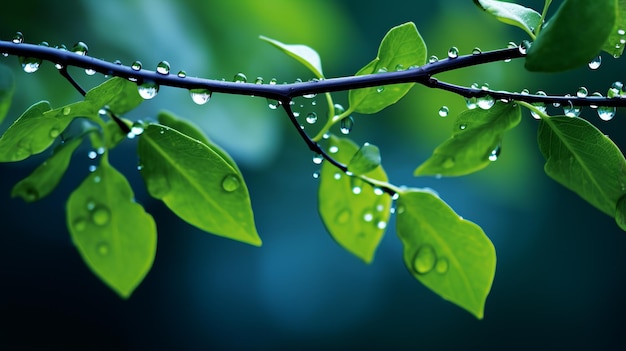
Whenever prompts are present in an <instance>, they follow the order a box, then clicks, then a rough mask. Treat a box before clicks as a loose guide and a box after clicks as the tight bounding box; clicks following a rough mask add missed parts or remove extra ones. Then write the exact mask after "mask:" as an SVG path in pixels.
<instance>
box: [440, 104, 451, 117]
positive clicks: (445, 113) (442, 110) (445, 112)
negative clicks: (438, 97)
mask: <svg viewBox="0 0 626 351" xmlns="http://www.w3.org/2000/svg"><path fill="white" fill-rule="evenodd" d="M449 112H450V109H449V108H448V106H441V108H440V109H439V117H448V113H449Z"/></svg>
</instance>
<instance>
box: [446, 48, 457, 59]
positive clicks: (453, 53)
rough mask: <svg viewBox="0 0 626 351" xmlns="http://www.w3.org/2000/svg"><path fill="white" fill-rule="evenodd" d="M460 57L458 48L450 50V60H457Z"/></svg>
mask: <svg viewBox="0 0 626 351" xmlns="http://www.w3.org/2000/svg"><path fill="white" fill-rule="evenodd" d="M457 57H459V49H457V47H456V46H453V47H451V48H450V49H449V50H448V58H451V59H455V58H457Z"/></svg>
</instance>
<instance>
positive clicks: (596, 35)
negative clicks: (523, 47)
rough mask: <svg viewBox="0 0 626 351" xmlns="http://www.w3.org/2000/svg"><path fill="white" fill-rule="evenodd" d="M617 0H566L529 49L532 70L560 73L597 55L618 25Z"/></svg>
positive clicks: (528, 63)
mask: <svg viewBox="0 0 626 351" xmlns="http://www.w3.org/2000/svg"><path fill="white" fill-rule="evenodd" d="M616 1H617V0H594V1H589V0H565V2H563V4H561V6H560V7H559V9H558V10H557V12H556V13H555V14H554V17H553V18H552V19H551V20H550V21H549V22H548V23H546V25H545V26H544V29H542V31H541V32H540V33H539V35H538V36H537V39H536V40H535V42H534V43H533V44H532V46H531V47H530V49H528V54H527V55H526V61H525V66H526V69H528V70H529V71H537V72H558V71H565V70H568V69H573V68H577V67H580V66H583V65H586V64H588V63H589V61H591V59H592V58H594V57H595V56H597V55H598V53H599V52H600V49H601V48H602V46H603V45H604V43H605V42H606V41H607V38H608V37H609V34H610V33H611V30H613V26H614V24H615V15H616V13H615V9H616V7H617V3H616Z"/></svg>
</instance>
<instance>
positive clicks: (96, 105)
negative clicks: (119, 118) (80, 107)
mask: <svg viewBox="0 0 626 351" xmlns="http://www.w3.org/2000/svg"><path fill="white" fill-rule="evenodd" d="M85 101H87V102H89V103H90V104H91V105H92V106H93V109H94V110H95V111H96V112H97V111H98V110H99V109H100V108H102V107H104V106H107V107H108V109H109V110H110V111H111V112H113V113H116V114H124V113H126V112H128V111H131V110H133V109H134V108H135V107H137V106H139V104H141V103H142V102H143V101H144V100H143V98H142V97H141V96H140V95H139V92H138V90H137V84H136V83H133V82H131V81H129V80H128V79H124V78H120V77H114V78H111V79H109V80H107V81H105V82H104V83H102V84H100V85H98V86H97V87H95V88H93V89H91V90H89V91H88V92H87V95H85Z"/></svg>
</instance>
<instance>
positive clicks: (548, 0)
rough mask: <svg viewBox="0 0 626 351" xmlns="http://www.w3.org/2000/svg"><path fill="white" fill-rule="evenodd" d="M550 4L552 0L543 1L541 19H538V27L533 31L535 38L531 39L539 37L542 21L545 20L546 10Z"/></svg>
mask: <svg viewBox="0 0 626 351" xmlns="http://www.w3.org/2000/svg"><path fill="white" fill-rule="evenodd" d="M551 3H552V0H545V2H544V4H543V11H541V18H540V19H539V25H538V26H537V28H536V29H535V36H534V38H533V39H535V38H536V37H537V36H538V35H539V32H540V31H541V28H542V27H543V21H544V20H545V19H546V15H547V14H548V8H549V7H550V4H551Z"/></svg>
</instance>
